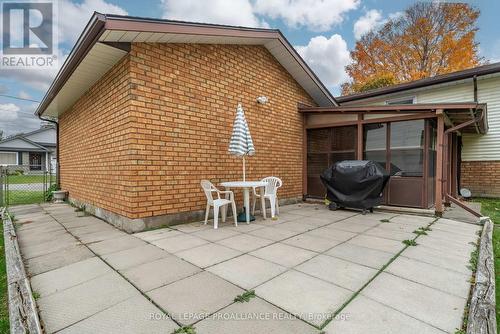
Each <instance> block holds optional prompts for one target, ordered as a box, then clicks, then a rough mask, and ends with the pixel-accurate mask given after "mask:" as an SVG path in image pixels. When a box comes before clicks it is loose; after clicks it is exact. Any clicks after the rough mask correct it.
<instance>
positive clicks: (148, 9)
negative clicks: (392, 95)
mask: <svg viewBox="0 0 500 334" xmlns="http://www.w3.org/2000/svg"><path fill="white" fill-rule="evenodd" d="M53 1H54V3H55V4H56V6H57V12H58V17H57V26H56V28H57V34H58V35H57V36H58V42H59V43H58V59H59V60H60V61H59V63H60V64H61V65H62V63H63V60H64V59H65V57H66V56H67V55H68V54H69V52H70V50H71V48H72V47H73V45H74V43H75V42H76V40H77V38H78V36H79V35H80V33H81V31H82V30H83V27H84V26H85V24H86V23H87V21H88V20H89V18H90V17H91V15H92V13H93V12H94V11H98V12H101V13H113V14H122V15H132V16H142V17H154V18H168V19H177V20H184V21H194V22H206V23H220V24H229V25H238V26H249V27H266V28H277V29H280V30H281V31H282V32H283V33H284V35H285V36H286V38H287V39H288V40H289V41H290V43H291V44H292V45H293V46H294V47H295V48H296V49H297V51H298V52H299V53H300V55H301V56H302V57H303V58H304V59H305V61H306V62H307V63H308V64H309V65H310V66H311V67H312V68H313V70H314V71H315V72H316V73H317V74H318V76H319V77H320V79H321V80H322V81H323V83H324V84H325V85H326V86H327V87H328V88H329V89H330V91H331V92H332V94H333V95H335V96H337V95H339V92H340V84H342V83H343V82H345V81H346V80H348V77H347V75H346V73H345V71H344V67H345V65H347V64H348V63H349V61H350V57H349V51H350V50H352V49H353V47H354V45H355V43H356V40H357V39H358V38H359V37H360V36H361V35H363V34H364V33H366V32H367V31H369V30H370V29H374V28H375V29H376V28H377V27H378V26H380V25H382V24H383V23H384V22H385V20H387V19H389V18H391V17H394V16H397V15H400V13H401V12H402V11H404V9H405V8H407V7H408V6H409V5H411V4H412V3H414V1H409V0H397V1H396V0H141V1H137V0H78V1H74V0H53ZM1 2H2V0H0V3H1ZM467 2H468V3H470V4H471V5H473V6H475V7H476V8H478V9H479V10H480V11H481V15H480V17H479V19H478V22H477V26H478V28H479V31H478V33H477V36H476V38H477V41H478V42H479V45H480V47H479V50H480V56H482V57H484V60H485V61H489V62H496V61H500V24H498V13H500V1H498V0H471V1H467ZM56 74H57V69H56V70H0V130H2V131H3V132H4V135H12V134H15V133H19V132H28V131H31V130H35V129H37V128H39V126H40V120H39V119H38V118H37V117H35V116H34V114H33V113H34V110H35V109H36V106H37V105H38V103H37V101H40V100H41V99H42V98H43V96H44V94H45V92H46V91H47V89H48V87H49V85H50V83H51V82H52V80H53V78H54V77H55V75H56ZM2 95H8V96H13V97H16V98H18V99H14V98H10V97H6V96H2ZM21 99H24V100H21Z"/></svg>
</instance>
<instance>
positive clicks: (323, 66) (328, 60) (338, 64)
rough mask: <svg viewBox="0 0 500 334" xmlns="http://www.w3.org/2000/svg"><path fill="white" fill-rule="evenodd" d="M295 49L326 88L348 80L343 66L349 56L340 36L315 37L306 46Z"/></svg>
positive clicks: (347, 62) (348, 60) (345, 44)
mask: <svg viewBox="0 0 500 334" xmlns="http://www.w3.org/2000/svg"><path fill="white" fill-rule="evenodd" d="M295 49H296V50H297V51H298V53H299V54H300V55H301V56H302V58H304V60H305V61H306V62H307V64H309V66H311V67H312V69H313V70H314V71H315V72H316V74H317V75H318V76H319V78H320V79H321V81H323V82H324V83H325V84H326V85H327V86H335V85H339V84H341V83H342V82H344V81H346V80H347V79H348V76H347V74H346V72H345V66H346V65H347V64H349V62H350V56H349V50H348V48H347V43H346V41H345V40H344V39H343V38H342V36H340V35H338V34H335V35H332V36H331V37H330V38H326V37H325V36H316V37H313V38H311V40H310V41H309V43H308V44H307V45H306V46H296V47H295Z"/></svg>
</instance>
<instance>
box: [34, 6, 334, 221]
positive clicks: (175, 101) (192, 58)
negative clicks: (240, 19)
mask: <svg viewBox="0 0 500 334" xmlns="http://www.w3.org/2000/svg"><path fill="white" fill-rule="evenodd" d="M259 96H266V97H267V98H268V99H269V102H268V103H266V104H258V103H257V101H256V99H257V97H259ZM239 102H241V103H242V104H243V107H244V108H245V112H246V117H247V120H248V123H249V126H250V130H251V133H252V136H253V139H254V144H255V146H256V155H255V156H253V157H251V158H249V159H248V178H249V179H250V178H253V179H257V178H262V177H264V176H269V175H276V176H279V177H280V178H282V179H283V181H284V186H283V188H282V189H281V190H280V197H281V199H283V200H297V199H300V198H301V197H302V183H301V182H302V167H303V166H302V146H303V141H302V132H303V127H302V115H300V114H299V113H298V112H297V105H298V104H299V103H301V104H305V105H310V106H316V105H320V106H334V105H335V100H334V98H333V97H332V96H331V95H330V93H329V92H328V90H327V89H326V88H325V87H324V86H323V85H322V84H321V82H320V81H319V80H318V79H317V77H316V76H315V75H314V73H312V71H311V70H310V69H309V68H308V66H307V65H306V64H305V63H304V62H303V60H302V59H301V58H300V57H299V56H298V54H297V53H296V52H295V51H294V49H293V48H292V46H291V45H290V44H289V43H288V42H287V40H286V39H285V38H284V37H283V35H281V33H280V32H279V31H277V30H269V29H248V28H235V27H225V26H217V25H204V24H190V23H179V22H172V21H161V20H147V19H132V18H128V17H119V16H109V15H107V16H105V15H101V14H95V15H94V16H93V18H92V20H91V21H90V23H89V25H88V26H87V27H86V29H85V31H84V32H83V34H82V36H81V37H80V39H79V41H78V43H77V45H76V47H75V49H74V50H73V52H72V54H71V55H70V57H69V58H68V61H67V62H66V63H65V65H64V66H63V68H62V69H61V71H60V73H59V75H58V77H57V78H56V79H55V81H54V83H53V85H52V86H51V88H50V89H49V92H48V93H47V96H46V97H45V98H44V100H43V102H42V104H41V105H40V107H39V110H38V112H39V114H41V115H43V116H52V117H57V118H58V122H59V151H60V152H59V162H60V186H61V188H62V189H64V190H67V191H69V197H70V198H71V200H73V201H75V202H77V203H82V204H85V205H86V207H87V209H89V210H92V211H94V212H95V213H96V214H97V215H99V216H102V217H105V218H107V219H108V220H110V221H114V222H115V223H117V224H125V226H124V227H125V228H126V229H127V230H138V229H142V228H144V227H145V226H151V225H155V224H156V225H157V224H164V223H169V222H171V221H174V220H180V219H181V218H185V219H194V218H195V217H198V216H197V215H198V212H199V211H200V210H202V209H203V208H204V207H205V198H204V195H203V193H202V191H201V190H200V186H199V182H200V180H201V179H210V180H212V181H213V182H215V183H218V182H221V181H228V180H237V179H238V178H240V177H241V161H240V160H238V158H235V157H233V156H230V155H229V154H228V153H227V147H228V142H229V138H230V134H231V130H232V123H233V120H234V115H235V109H236V106H237V103H239ZM187 213H189V214H187Z"/></svg>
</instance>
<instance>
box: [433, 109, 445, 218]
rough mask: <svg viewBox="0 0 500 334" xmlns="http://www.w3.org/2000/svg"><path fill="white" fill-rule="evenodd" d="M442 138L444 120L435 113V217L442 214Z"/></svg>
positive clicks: (440, 114) (439, 114) (440, 115)
mask: <svg viewBox="0 0 500 334" xmlns="http://www.w3.org/2000/svg"><path fill="white" fill-rule="evenodd" d="M443 137H444V119H443V114H442V112H441V113H439V112H437V143H436V189H435V190H436V194H435V196H434V201H435V210H436V215H438V216H441V215H442V214H443Z"/></svg>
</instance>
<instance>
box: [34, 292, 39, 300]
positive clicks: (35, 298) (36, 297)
mask: <svg viewBox="0 0 500 334" xmlns="http://www.w3.org/2000/svg"><path fill="white" fill-rule="evenodd" d="M39 298H40V293H39V292H38V291H33V299H34V300H38V299H39Z"/></svg>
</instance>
